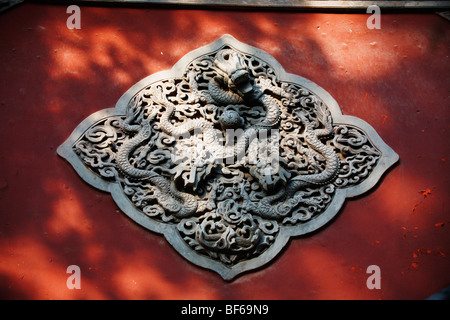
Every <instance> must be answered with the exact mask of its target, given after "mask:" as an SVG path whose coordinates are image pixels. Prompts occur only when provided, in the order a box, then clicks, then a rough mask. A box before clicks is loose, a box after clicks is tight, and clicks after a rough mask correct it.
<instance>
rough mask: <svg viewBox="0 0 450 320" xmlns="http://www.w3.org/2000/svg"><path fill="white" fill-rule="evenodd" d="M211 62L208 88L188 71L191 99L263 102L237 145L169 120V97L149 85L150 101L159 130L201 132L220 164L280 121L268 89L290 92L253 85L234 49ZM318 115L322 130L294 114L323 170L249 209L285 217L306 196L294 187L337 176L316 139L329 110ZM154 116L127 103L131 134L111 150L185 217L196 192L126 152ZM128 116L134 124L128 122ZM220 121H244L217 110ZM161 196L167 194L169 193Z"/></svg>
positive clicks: (335, 163)
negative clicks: (260, 112)
mask: <svg viewBox="0 0 450 320" xmlns="http://www.w3.org/2000/svg"><path fill="white" fill-rule="evenodd" d="M214 65H215V71H216V73H217V75H215V76H214V77H212V78H211V79H210V81H209V83H208V90H198V86H197V83H196V81H195V76H193V75H192V74H190V75H188V78H189V84H190V87H191V89H192V92H193V95H194V100H195V101H199V100H202V101H206V103H210V104H213V105H216V106H227V105H235V104H247V105H262V106H263V107H264V108H265V117H264V119H263V120H262V121H260V122H259V123H256V124H254V125H252V126H248V127H247V128H245V129H244V131H243V134H242V135H240V137H239V138H238V140H237V142H236V144H233V145H231V146H230V145H225V146H223V145H222V143H221V142H220V140H219V136H218V132H217V130H216V129H215V128H214V126H213V125H212V124H211V123H210V122H209V121H207V120H205V119H201V118H200V119H189V120H186V121H184V122H183V123H181V124H178V125H174V124H172V123H171V117H172V116H173V114H174V112H175V110H176V106H175V104H174V103H172V102H171V101H169V99H168V98H167V97H166V96H165V95H164V94H163V92H162V90H161V89H160V88H158V87H157V86H154V87H152V88H151V89H150V95H151V97H152V99H153V101H154V102H156V103H157V104H159V105H162V106H163V107H164V108H165V111H164V112H163V114H162V116H161V117H160V119H159V124H160V127H161V130H162V131H163V132H164V133H166V134H167V135H169V136H172V137H180V136H185V135H187V134H191V133H192V132H198V131H201V132H203V137H204V142H205V143H206V144H207V145H208V146H209V148H210V150H211V151H212V154H213V156H214V159H215V161H216V162H218V163H223V161H224V160H226V159H224V158H228V157H232V158H233V160H234V159H235V158H236V157H239V156H242V155H244V154H245V153H246V151H247V149H248V147H249V145H250V143H251V142H252V139H254V138H256V137H257V134H258V133H259V132H260V131H263V130H269V129H271V128H275V127H276V126H277V125H278V124H279V121H280V114H281V111H280V105H279V102H278V101H277V100H276V99H275V98H274V97H273V96H272V95H271V94H270V93H272V94H274V95H276V96H278V97H284V98H288V99H290V98H291V95H290V94H289V93H288V92H285V91H283V90H280V88H275V87H273V86H271V85H270V83H269V82H268V81H264V79H258V80H259V81H254V83H253V84H252V82H251V79H250V77H249V72H248V70H247V68H246V65H245V63H244V61H243V58H242V56H241V55H240V54H239V53H237V52H236V51H234V50H231V49H223V50H220V51H219V52H218V53H217V54H216V56H215V59H214ZM192 102H194V101H192ZM317 115H318V120H319V121H320V123H321V124H322V125H323V126H324V129H314V128H313V126H312V124H311V122H310V121H309V120H308V119H307V117H306V116H305V115H304V114H303V113H302V112H301V111H299V112H298V114H297V116H298V118H299V119H301V121H302V123H303V125H304V130H305V140H306V143H307V144H308V145H309V146H310V147H311V148H312V149H313V150H315V151H316V152H318V153H319V154H320V155H321V156H322V157H323V158H324V159H325V162H326V166H325V169H324V170H323V171H322V172H320V173H316V174H306V175H298V176H295V177H293V178H292V179H291V180H290V181H289V182H288V183H287V185H286V186H285V187H284V188H282V189H281V190H280V191H278V192H277V193H276V194H274V195H272V196H268V197H265V198H263V199H261V200H260V201H259V203H258V204H255V203H253V202H248V208H247V210H248V211H251V212H254V213H255V214H257V215H259V216H261V217H264V218H270V219H280V218H282V217H285V216H286V215H288V214H289V213H290V212H291V211H292V209H293V208H294V207H296V206H297V205H298V204H300V203H301V202H304V201H305V200H303V199H301V197H296V196H295V194H296V192H297V191H298V190H299V189H301V188H304V187H308V186H312V185H323V184H327V183H329V182H330V181H331V180H332V179H333V178H334V177H335V176H336V175H337V173H338V171H339V158H338V156H337V154H336V153H335V151H334V150H333V149H332V148H331V147H328V146H326V145H325V144H323V143H322V142H321V141H320V138H321V137H324V136H327V135H330V134H331V133H332V132H333V129H332V122H331V121H332V120H331V115H330V114H329V111H328V110H327V109H326V107H325V106H323V105H322V106H321V108H319V109H318V110H317ZM155 116H156V112H153V113H152V114H151V115H150V116H149V117H147V119H145V120H144V117H143V116H142V114H141V115H140V116H139V117H137V115H136V114H135V110H134V108H133V107H132V106H129V108H128V114H127V118H126V119H125V120H124V122H123V126H122V130H124V131H127V132H129V133H136V134H135V136H134V137H133V138H130V139H128V140H126V141H125V142H124V143H123V144H122V146H121V147H120V148H119V151H118V152H117V155H116V163H117V166H118V168H119V169H120V170H121V171H122V172H123V173H124V174H126V175H127V176H129V177H131V178H133V179H136V180H149V181H150V182H151V184H153V185H154V186H156V188H157V189H159V192H158V193H159V194H160V195H161V196H158V197H157V200H158V203H159V204H160V205H161V206H162V207H164V208H165V209H167V210H169V211H170V212H172V213H173V214H174V215H175V216H176V217H180V218H181V217H189V216H191V215H193V214H194V213H195V212H196V210H197V207H198V204H197V201H196V199H195V197H194V196H192V195H191V194H189V193H184V192H181V191H180V190H178V189H177V188H176V185H175V183H174V181H172V182H169V181H168V180H167V179H166V178H164V177H163V176H162V175H161V173H159V171H166V173H173V171H168V170H167V169H164V168H161V167H155V168H152V169H151V170H145V169H138V168H136V167H135V166H133V165H132V164H131V163H130V161H129V158H130V155H131V153H132V152H134V151H135V150H136V149H137V148H138V147H139V146H142V145H143V144H145V143H147V142H148V140H149V138H150V136H151V132H152V130H151V121H152V120H153V119H154V118H155ZM136 119H137V120H136ZM132 121H135V122H137V123H138V124H135V125H131V122H132ZM220 123H221V125H222V129H228V128H233V129H235V128H238V127H242V126H243V119H242V118H241V117H240V115H239V113H238V112H236V111H233V110H228V111H227V112H224V113H223V114H222V116H221V119H220ZM164 195H169V198H168V197H167V196H164Z"/></svg>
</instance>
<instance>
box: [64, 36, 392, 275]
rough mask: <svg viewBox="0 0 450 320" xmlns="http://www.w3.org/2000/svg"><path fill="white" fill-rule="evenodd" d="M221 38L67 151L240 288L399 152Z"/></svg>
mask: <svg viewBox="0 0 450 320" xmlns="http://www.w3.org/2000/svg"><path fill="white" fill-rule="evenodd" d="M224 39H225V40H224ZM219 40H221V41H219ZM219 40H218V42H216V43H215V44H213V45H212V47H208V48H207V49H211V50H207V49H204V50H203V51H204V52H203V54H199V55H197V56H194V57H192V54H191V56H189V57H190V58H191V59H190V60H189V62H188V63H185V64H184V68H183V72H182V73H180V74H178V75H176V76H172V77H162V78H160V79H157V80H154V81H152V82H150V83H147V84H145V85H143V86H141V87H140V88H138V89H133V91H132V92H133V95H132V96H130V98H129V99H128V102H127V104H126V106H124V107H123V108H122V111H123V113H121V114H120V113H116V114H112V115H109V116H105V117H98V119H97V118H96V119H95V120H92V119H91V120H90V121H89V124H88V125H86V129H85V130H84V131H83V132H82V133H81V134H79V135H78V136H77V137H75V138H72V140H71V141H70V150H68V151H67V152H72V153H73V155H74V157H76V158H78V159H79V160H80V161H81V163H82V164H83V165H84V167H85V169H86V170H88V171H89V173H88V175H91V176H97V177H100V179H101V180H103V181H105V183H106V185H108V184H116V185H117V184H118V185H120V189H121V190H122V193H123V195H124V197H125V198H126V199H128V201H129V202H130V203H131V204H132V207H133V210H134V211H135V212H134V213H133V214H134V215H142V216H145V217H146V218H145V219H148V221H149V222H148V223H149V225H151V226H150V227H149V226H147V227H148V228H149V229H151V230H154V231H158V230H155V229H157V227H158V226H160V225H161V224H165V225H170V226H171V229H170V230H171V232H172V234H170V235H168V234H165V235H166V238H168V239H169V241H171V243H174V246H175V247H176V249H177V250H178V251H180V252H184V251H185V250H187V249H186V248H190V250H192V252H193V254H192V253H190V254H189V255H188V256H189V257H190V258H188V259H189V260H191V261H193V262H195V263H197V264H199V265H202V266H204V267H207V268H211V269H213V270H216V271H217V272H219V273H221V274H222V276H224V278H231V277H233V276H235V275H236V274H238V273H240V272H242V271H245V270H246V269H250V268H255V267H258V266H259V263H258V262H255V263H253V264H250V267H248V266H244V263H245V262H248V261H257V260H258V259H259V258H262V257H264V256H265V255H267V256H268V257H273V256H275V255H276V253H277V252H278V251H279V250H281V248H282V245H283V243H285V242H286V241H287V240H286V235H285V232H286V231H284V230H291V229H292V228H294V229H295V228H297V229H298V230H300V229H301V228H302V226H306V225H308V226H310V225H311V224H313V223H315V221H316V220H317V221H319V220H320V219H318V217H320V216H321V215H329V214H328V213H326V212H329V211H330V210H331V211H335V212H333V214H332V215H330V217H332V216H333V215H334V214H335V213H336V212H337V211H338V209H339V207H340V206H337V205H335V207H337V208H336V209H334V208H332V207H333V203H334V201H335V200H334V198H335V197H336V195H337V193H339V194H341V193H342V192H346V191H345V190H353V189H354V188H355V187H357V186H358V185H359V184H361V183H362V182H363V181H365V180H366V179H367V178H368V177H370V175H371V173H372V172H373V171H374V170H375V169H376V168H377V166H378V165H379V163H380V159H382V158H383V156H385V154H386V153H388V155H389V152H391V150H390V149H388V147H387V146H385V144H384V143H383V142H382V141H381V139H379V138H378V137H376V139H375V140H378V139H379V140H380V142H378V141H377V142H378V146H377V145H376V144H375V143H374V142H373V140H372V139H371V137H370V136H369V134H368V133H367V132H366V131H365V129H364V128H361V127H360V126H358V125H355V124H354V123H345V122H343V121H341V122H336V121H335V119H334V118H333V114H332V110H330V108H329V106H328V105H329V103H327V101H324V99H323V98H322V97H321V96H319V95H318V94H316V93H315V92H314V91H313V90H311V89H310V88H308V86H307V85H305V84H302V83H297V82H295V81H290V80H289V79H288V80H286V79H283V78H282V77H280V76H279V75H278V73H277V72H276V68H274V66H272V65H271V64H269V63H268V62H266V60H267V59H266V60H264V59H262V58H261V57H260V56H261V55H262V54H258V53H259V51H257V52H256V54H255V51H252V50H247V51H246V50H243V49H242V48H244V49H247V48H251V47H247V46H245V45H243V44H240V43H238V42H237V41H236V40H235V39H234V38H232V37H229V36H228V37H225V38H221V39H219ZM235 43H238V45H236V46H233V44H235ZM236 47H240V48H241V50H239V49H237V48H236ZM212 48H214V50H212ZM264 54H265V53H264ZM265 55H267V54H265ZM270 58H271V57H270ZM271 59H273V58H271ZM273 61H274V60H273ZM273 64H276V62H275V61H274V62H273ZM279 72H281V73H282V72H284V71H279ZM338 118H339V117H338ZM342 119H343V118H342V117H341V118H339V120H342ZM371 130H372V129H371ZM380 146H381V147H380ZM383 153H384V154H383ZM392 153H393V151H392ZM60 154H62V155H63V156H64V152H60ZM393 154H394V155H395V153H393ZM395 156H396V155H395ZM394 158H395V157H394ZM79 160H76V161H79ZM394 160H396V159H394ZM74 161H75V160H74ZM394 162H395V161H394ZM389 165H391V164H389ZM385 169H386V168H382V169H378V170H385ZM352 188H353V189H352ZM343 190H344V191H343ZM350 193H351V192H350ZM353 193H354V194H356V193H355V192H353ZM113 195H114V194H113ZM337 198H340V196H339V197H337ZM344 198H345V197H344ZM121 199H122V200H120V201H124V200H123V197H122V198H121ZM116 201H117V200H116ZM336 201H337V200H336ZM139 219H141V218H139ZM139 221H140V220H139ZM140 223H141V224H144V223H142V222H140ZM320 224H321V225H322V224H324V223H323V222H320ZM155 226H156V227H155ZM289 228H291V229H289ZM308 228H309V229H311V230H313V229H315V228H317V227H313V228H311V227H308ZM305 232H307V231H305ZM302 233H303V231H299V232H297V234H302ZM291 235H295V232H294V234H293V233H291ZM173 239H175V240H173ZM281 239H283V240H281ZM277 241H279V242H280V243H282V242H283V243H282V244H280V245H278V246H277V245H275V244H276V243H277ZM273 246H274V247H277V249H270V248H271V247H273ZM272 251H273V252H272ZM192 257H194V258H192ZM197 257H198V259H199V260H198V261H197V260H196V259H197ZM200 257H201V258H200ZM263 260H264V261H263V262H261V264H262V263H265V261H266V260H269V259H268V258H264V259H263ZM241 266H242V267H241ZM230 270H232V271H230Z"/></svg>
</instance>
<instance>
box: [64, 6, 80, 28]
mask: <svg viewBox="0 0 450 320" xmlns="http://www.w3.org/2000/svg"><path fill="white" fill-rule="evenodd" d="M66 13H68V14H70V16H69V17H68V18H67V21H66V26H67V28H68V29H81V9H80V7H79V6H76V5H71V6H68V7H67V9H66Z"/></svg>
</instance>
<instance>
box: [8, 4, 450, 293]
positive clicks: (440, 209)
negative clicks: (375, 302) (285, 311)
mask: <svg viewBox="0 0 450 320" xmlns="http://www.w3.org/2000/svg"><path fill="white" fill-rule="evenodd" d="M68 17H69V15H68V14H66V7H64V6H46V5H31V4H25V5H22V6H19V7H17V8H14V9H13V10H10V11H8V12H6V13H3V14H2V15H0V39H1V41H0V75H1V76H0V110H1V118H0V150H1V153H0V204H1V206H0V212H1V215H0V297H1V298H4V299H5V298H20V299H96V298H101V299H103V298H105V299H253V298H255V299H423V298H426V297H428V296H429V295H431V294H433V293H434V292H436V291H439V290H440V289H442V288H444V287H445V286H447V285H449V284H450V273H449V272H448V271H449V270H450V263H449V256H450V241H449V240H450V233H449V226H450V219H449V209H448V204H449V200H450V199H449V187H448V186H449V183H450V181H449V169H448V165H449V163H448V162H449V161H450V154H449V151H450V144H449V142H448V141H449V132H450V127H449V123H450V122H449V113H450V112H449V106H450V101H449V85H450V79H449V77H450V64H449V50H448V48H449V47H450V28H449V22H448V21H446V20H444V19H443V18H441V17H439V16H437V15H435V14H424V15H415V14H387V13H383V9H382V16H381V29H380V30H369V29H367V27H366V20H367V18H368V15H363V14H340V15H338V14H319V13H295V12H284V13H283V12H276V13H272V12H246V11H243V12H239V11H219V10H217V11H201V10H162V9H152V8H149V9H137V8H136V9H131V8H95V7H82V8H81V29H80V30H69V29H67V27H66V19H67V18H68ZM224 33H229V34H231V35H233V36H234V37H235V38H237V39H238V40H240V41H242V42H244V43H248V44H250V45H253V46H256V47H259V48H261V49H263V50H265V51H267V52H268V53H270V54H271V55H273V56H274V57H275V58H276V59H277V60H278V61H279V62H280V63H281V64H282V65H283V66H284V67H285V69H286V71H288V72H291V73H295V74H299V75H301V76H303V77H305V78H308V79H310V80H312V81H314V82H315V83H317V84H318V85H320V86H322V87H323V88H325V89H326V90H327V91H328V92H329V93H330V94H331V95H332V96H333V97H334V98H335V99H336V100H337V101H338V103H339V104H340V106H341V108H342V110H343V112H344V114H347V115H353V116H356V117H359V118H362V119H363V120H365V121H367V122H368V123H370V124H371V125H372V126H373V127H374V128H375V130H376V131H377V132H378V133H379V134H380V136H381V137H382V138H383V140H384V141H385V142H386V143H387V144H388V145H390V146H391V147H392V148H393V149H394V150H395V151H396V152H397V153H398V154H399V156H400V162H399V163H398V164H397V165H396V166H395V167H394V168H393V169H392V170H390V171H389V172H388V173H387V175H385V176H384V178H383V179H382V180H381V183H379V184H378V186H377V187H376V188H375V189H374V190H372V191H371V192H370V193H368V194H366V195H364V196H363V197H359V198H358V199H354V200H351V201H348V202H347V203H346V205H345V206H344V207H343V209H342V210H341V212H340V214H339V215H338V216H337V218H336V219H335V220H334V221H333V222H332V223H331V224H329V225H328V226H327V227H326V228H324V229H322V230H321V231H320V232H317V233H315V234H313V235H310V236H307V237H301V238H297V239H293V240H292V241H291V242H290V244H289V245H288V246H287V248H286V250H284V251H283V252H282V254H281V255H280V256H279V257H278V258H277V259H275V261H274V262H272V263H271V264H270V265H268V266H267V267H265V268H263V269H262V270H260V271H257V272H251V273H248V274H245V275H243V276H241V277H239V278H238V279H236V280H235V281H233V282H225V281H223V280H222V279H221V278H220V276H218V275H217V274H215V273H213V272H211V271H207V270H204V269H201V268H199V267H197V266H195V265H192V264H191V263H189V262H187V261H186V260H185V259H184V258H183V257H182V256H180V255H179V254H178V253H176V252H175V250H173V249H172V247H171V246H170V245H169V244H168V243H167V242H166V241H165V239H164V238H163V237H162V236H159V235H156V234H153V233H151V232H149V231H147V230H145V229H143V228H141V227H139V226H138V225H136V224H135V223H134V222H133V221H132V220H130V219H129V218H127V217H126V216H125V215H124V214H123V213H121V212H120V211H119V209H118V207H117V206H116V205H115V203H114V202H113V200H112V198H111V197H110V195H109V194H106V193H103V192H101V191H98V190H95V189H93V188H92V187H90V186H89V185H87V184H86V183H85V182H83V181H82V179H81V178H80V177H79V176H78V174H76V173H75V171H74V170H73V169H72V167H71V166H70V165H69V164H68V163H67V162H65V161H64V160H63V159H61V158H59V157H58V156H57V155H56V148H57V147H58V146H59V145H60V144H61V143H62V142H63V141H64V140H65V139H66V138H67V137H68V136H69V134H70V133H71V132H72V130H73V129H74V128H75V127H76V126H77V125H78V124H79V123H80V122H81V121H82V120H83V119H84V118H86V117H87V116H89V115H90V114H91V113H93V112H95V111H97V110H100V109H104V108H108V107H113V106H114V105H115V103H116V101H117V100H118V99H119V98H120V96H121V95H122V94H123V93H124V92H125V91H126V90H127V89H128V88H129V87H131V86H132V85H133V84H134V83H136V82H137V81H138V80H140V79H142V78H144V77H145V76H147V75H150V74H152V73H154V72H157V71H160V70H164V69H168V68H170V67H171V66H172V65H173V64H174V63H175V62H176V61H178V59H180V58H181V57H182V56H183V55H184V54H185V53H187V52H189V51H191V50H193V49H195V48H197V47H200V46H202V45H205V44H208V43H210V42H212V41H214V40H216V39H217V38H219V37H220V36H221V35H222V34H224ZM373 264H375V265H378V266H380V268H381V276H382V279H381V289H380V290H376V289H374V290H369V289H368V288H367V287H366V280H367V277H368V276H369V275H368V274H366V268H367V267H368V266H369V265H373ZM69 265H78V266H79V267H80V268H81V290H69V289H68V288H67V287H66V280H67V277H68V276H69V275H68V274H67V273H66V268H67V267H68V266H69Z"/></svg>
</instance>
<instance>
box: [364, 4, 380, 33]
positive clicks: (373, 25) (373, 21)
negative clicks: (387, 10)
mask: <svg viewBox="0 0 450 320" xmlns="http://www.w3.org/2000/svg"><path fill="white" fill-rule="evenodd" d="M366 13H371V14H372V15H371V16H370V17H369V18H367V22H366V25H367V28H368V29H371V30H372V29H381V10H380V7H379V6H377V5H371V6H369V7H368V8H367V10H366Z"/></svg>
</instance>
